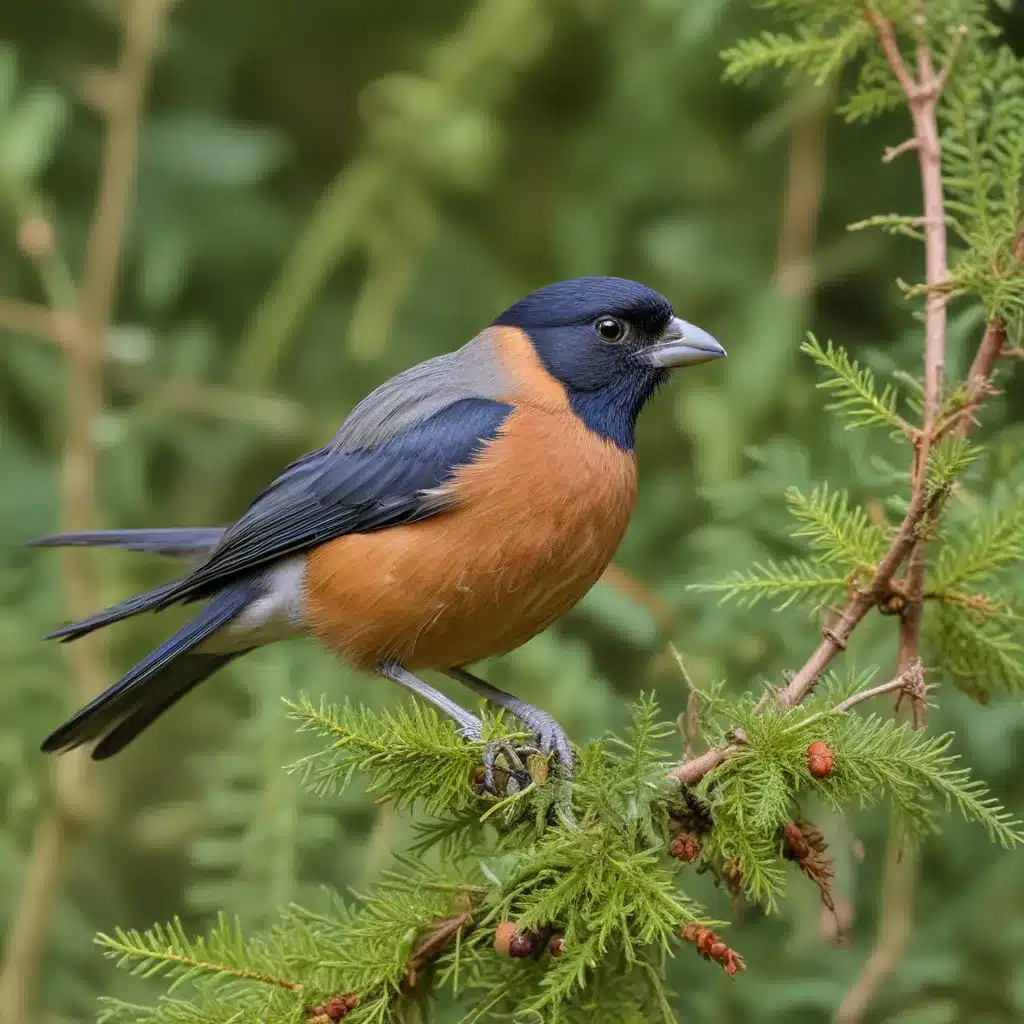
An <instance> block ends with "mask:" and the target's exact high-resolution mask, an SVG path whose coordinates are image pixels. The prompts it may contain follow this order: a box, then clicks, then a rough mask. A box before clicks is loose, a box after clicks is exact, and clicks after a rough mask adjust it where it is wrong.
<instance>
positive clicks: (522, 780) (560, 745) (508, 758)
mask: <svg viewBox="0 0 1024 1024" xmlns="http://www.w3.org/2000/svg"><path fill="white" fill-rule="evenodd" d="M520 710H522V713H520ZM513 713H514V714H515V716H516V718H518V719H519V720H520V721H521V722H522V723H523V724H524V725H525V726H526V727H527V728H528V729H530V731H531V732H532V733H533V739H534V743H532V744H517V745H515V746H513V745H512V743H510V742H509V741H508V740H507V739H502V740H492V741H491V742H490V743H488V744H486V745H485V746H484V755H483V768H484V773H483V780H482V790H483V791H484V792H486V793H490V794H491V795H492V796H497V795H504V796H511V795H512V794H514V793H521V792H522V791H523V790H524V789H526V787H527V786H529V785H530V784H531V783H532V782H533V781H534V778H533V773H532V772H531V771H530V769H529V767H528V766H527V765H528V759H529V758H531V757H539V758H547V759H551V755H552V754H553V755H554V758H553V767H554V768H555V771H556V772H557V774H559V775H560V776H561V777H563V778H565V777H568V776H570V775H571V774H572V771H573V767H574V765H575V759H574V757H573V752H572V746H571V745H570V743H569V739H568V737H567V736H566V735H565V733H564V732H563V731H562V728H561V726H559V724H558V723H557V722H556V721H555V720H554V719H553V718H552V717H551V716H550V715H549V714H547V712H544V711H540V710H539V709H537V708H534V707H532V706H530V707H529V710H526V709H525V708H523V709H519V710H516V711H515V712H513ZM524 716H526V717H524ZM527 719H528V720H527ZM499 758H500V759H501V760H502V762H503V763H499ZM496 772H498V773H500V774H501V775H503V776H504V779H503V782H504V785H499V784H498V781H497V779H496Z"/></svg>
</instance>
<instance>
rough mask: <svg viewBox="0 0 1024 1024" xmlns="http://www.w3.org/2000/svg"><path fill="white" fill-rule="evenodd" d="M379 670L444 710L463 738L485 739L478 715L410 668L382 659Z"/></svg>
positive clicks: (385, 676) (394, 681) (439, 709)
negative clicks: (416, 674) (414, 673)
mask: <svg viewBox="0 0 1024 1024" xmlns="http://www.w3.org/2000/svg"><path fill="white" fill-rule="evenodd" d="M377 671H378V672H379V673H380V674H381V675H382V676H383V677H384V678H385V679H390V680H391V681H392V682H393V683H398V685H399V686H404V687H405V688H406V689H407V690H412V692H413V693H415V694H416V695H417V696H419V697H422V698H423V699H424V700H425V701H427V702H429V703H430V704H433V705H434V707H435V708H437V709H438V711H443V712H444V713H445V714H446V715H447V716H448V717H449V718H451V719H452V720H453V721H454V722H455V724H456V725H457V726H458V728H459V735H460V736H462V737H463V739H467V740H470V741H472V742H475V743H479V742H480V741H481V740H482V739H483V731H484V726H483V722H481V721H480V719H479V718H477V717H476V715H474V714H472V713H471V712H469V711H467V710H466V709H465V708H462V707H459V705H458V704H456V703H455V701H453V700H449V699H448V698H447V697H446V696H445V695H444V694H443V693H441V692H440V691H439V690H435V689H434V688H433V687H432V686H429V685H427V683H425V682H423V680H422V679H420V678H419V677H417V676H414V675H413V674H412V673H411V672H410V671H409V670H408V669H405V668H402V666H401V665H399V664H398V663H397V662H394V661H382V662H379V663H378V665H377Z"/></svg>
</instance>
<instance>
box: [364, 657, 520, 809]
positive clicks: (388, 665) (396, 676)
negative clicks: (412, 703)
mask: <svg viewBox="0 0 1024 1024" xmlns="http://www.w3.org/2000/svg"><path fill="white" fill-rule="evenodd" d="M377 671H378V672H379V673H380V674H381V675H382V676H384V678H385V679H390V680H391V681H392V682H394V683H398V685H399V686H404V687H405V688H406V689H407V690H412V692H413V693H415V694H416V695H417V696H419V697H422V698H423V699H424V700H425V701H428V702H429V703H430V704H433V705H434V707H435V708H437V709H438V710H439V711H442V712H444V714H446V715H448V717H449V718H451V719H453V720H454V721H455V724H456V725H457V726H458V730H459V735H460V736H462V737H463V738H464V739H467V740H469V741H470V742H476V743H479V742H480V741H481V740H482V739H483V723H482V722H481V721H480V719H479V718H477V717H476V715H474V714H471V713H470V712H469V711H466V709H465V708H462V707H460V706H459V705H458V704H456V703H455V701H453V700H449V699H448V698H447V697H446V696H445V695H444V694H443V693H441V692H440V691H439V690H435V689H434V687H432V686H430V685H428V684H427V683H425V682H423V680H422V679H420V678H419V677H418V676H414V675H413V674H412V673H411V672H410V671H409V670H408V669H405V668H403V667H402V666H401V665H399V664H398V663H397V662H394V661H382V662H380V663H379V664H378V665H377ZM456 678H457V677H456ZM484 685H486V684H484ZM499 692H500V691H499ZM502 754H503V755H504V756H505V761H506V763H507V764H508V775H509V778H508V782H507V784H506V787H505V791H506V792H507V793H515V792H519V791H520V790H522V789H524V788H525V787H526V786H528V785H529V784H530V773H529V772H528V771H527V770H526V768H525V767H524V766H523V762H522V761H521V760H520V758H519V755H518V754H517V753H516V751H515V749H514V748H513V747H512V744H511V743H509V742H508V740H496V741H495V742H493V743H488V744H486V745H485V747H484V755H483V763H484V788H485V789H486V790H487V792H489V793H495V794H496V793H497V789H496V787H495V785H494V769H495V764H496V762H497V759H498V756H499V755H502Z"/></svg>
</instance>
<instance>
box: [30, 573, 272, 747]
mask: <svg viewBox="0 0 1024 1024" xmlns="http://www.w3.org/2000/svg"><path fill="white" fill-rule="evenodd" d="M258 592H259V591H258V587H257V586H256V585H255V584H245V585H238V586H234V587H231V588H230V589H228V590H225V591H222V592H221V593H220V594H218V595H217V596H216V597H214V598H213V600H211V601H210V603H209V604H207V605H206V607H205V608H203V610H202V611H201V612H200V613H199V614H198V615H197V616H196V617H195V618H194V619H192V621H191V622H189V623H188V624H187V625H185V626H183V627H182V628H181V629H179V630H178V632H177V633H175V634H174V635H173V636H171V637H169V638H168V639H167V640H165V641H164V642H163V643H162V644H161V645H160V646H159V647H157V648H156V650H154V651H152V652H151V653H150V654H148V655H147V656H146V657H145V658H143V659H142V661H140V662H139V663H138V664H137V665H136V666H135V667H134V668H132V669H131V670H129V671H128V672H127V673H126V674H125V675H124V676H123V677H122V678H121V679H120V680H119V681H118V682H116V683H115V684H114V685H113V686H111V687H110V688H109V689H108V690H106V691H105V692H104V693H101V694H100V695H99V696H98V697H96V698H95V699H94V700H91V701H90V702H89V703H88V704H86V705H85V707H83V708H82V709H81V710H80V711H78V712H77V713H76V714H75V715H74V716H73V717H72V718H70V719H69V720H68V721H67V722H65V723H64V724H63V725H62V726H60V727H59V728H58V729H55V730H54V731H53V732H52V733H51V734H50V735H49V736H47V737H46V739H45V740H43V743H42V749H43V750H44V751H45V752H46V753H60V752H63V751H66V750H72V749H74V748H75V747H80V746H81V745H82V744H84V743H90V742H92V741H93V740H99V743H98V744H97V746H96V748H95V749H94V750H93V752H92V757H93V759H94V760H97V761H101V760H103V759H104V758H107V757H110V756H112V755H113V754H116V753H117V752H118V751H119V750H122V749H123V748H124V747H125V746H127V744H128V743H130V742H131V741H132V740H133V739H134V738H135V737H136V736H138V735H139V733H140V732H142V730H143V729H145V728H146V727H147V726H148V725H150V724H151V723H152V722H154V721H155V720H156V719H157V718H158V717H159V716H160V715H162V714H163V713H164V712H165V711H166V710H167V709H168V708H170V707H171V706H172V705H174V704H176V703H177V702H178V701H179V700H181V698H182V697H184V696H185V694H186V693H188V692H189V691H190V690H192V689H193V688H194V687H195V686H198V685H199V683H201V682H202V681H203V680H204V679H205V678H206V677H207V676H209V675H211V674H212V673H213V672H216V671H217V669H219V668H221V667H222V666H223V665H226V664H227V663H228V662H229V661H231V659H232V658H236V657H238V656H239V655H240V654H244V653H245V651H241V650H240V651H233V652H229V653H223V654H221V653H216V654H215V653H201V652H197V651H195V648H196V647H197V646H198V645H199V644H201V643H202V642H203V641H204V640H206V639H207V638H208V637H210V636H212V635H213V634H214V633H215V632H216V631H217V630H218V629H220V628H221V627H222V626H224V625H225V624H226V623H227V622H229V621H230V620H231V619H233V618H234V617H235V616H236V615H238V613H239V612H241V611H242V609H243V608H245V606H246V605H247V604H248V603H249V602H250V601H251V600H252V599H253V598H254V597H256V596H258Z"/></svg>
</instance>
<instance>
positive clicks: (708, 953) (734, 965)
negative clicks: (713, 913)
mask: <svg viewBox="0 0 1024 1024" xmlns="http://www.w3.org/2000/svg"><path fill="white" fill-rule="evenodd" d="M679 937H680V938H681V939H682V940H683V941H684V942H692V943H693V945H695V946H696V947H697V952H698V953H700V955H701V956H702V957H704V959H705V960H714V962H715V963H716V964H718V965H719V966H721V968H722V970H724V971H725V973H726V974H728V975H729V977H730V978H733V977H735V976H736V974H737V973H738V972H739V971H742V970H743V957H742V956H740V955H739V953H736V952H734V951H733V950H731V949H730V948H729V947H728V946H727V945H726V944H725V943H724V942H723V941H722V940H721V939H720V938H719V937H718V936H717V935H716V934H715V933H714V932H713V931H712V930H711V929H710V928H705V927H704V925H702V924H688V925H687V926H686V927H685V928H684V929H683V930H682V931H681V932H680V933H679Z"/></svg>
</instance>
